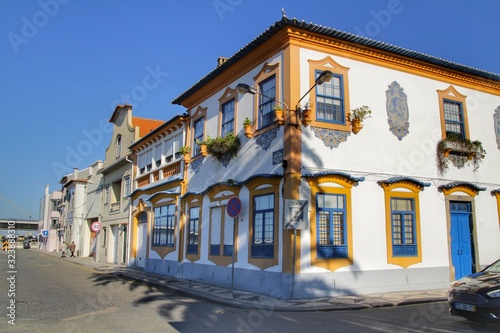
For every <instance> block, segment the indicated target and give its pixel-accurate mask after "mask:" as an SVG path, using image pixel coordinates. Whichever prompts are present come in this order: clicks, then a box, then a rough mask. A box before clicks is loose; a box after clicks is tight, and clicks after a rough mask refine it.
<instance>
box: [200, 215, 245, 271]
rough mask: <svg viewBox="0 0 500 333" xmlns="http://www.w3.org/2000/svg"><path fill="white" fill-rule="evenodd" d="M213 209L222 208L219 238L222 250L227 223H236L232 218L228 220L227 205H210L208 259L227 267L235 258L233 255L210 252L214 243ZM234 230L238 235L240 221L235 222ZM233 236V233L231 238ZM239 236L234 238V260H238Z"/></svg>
mask: <svg viewBox="0 0 500 333" xmlns="http://www.w3.org/2000/svg"><path fill="white" fill-rule="evenodd" d="M213 209H220V210H221V215H220V217H221V221H220V222H221V223H220V235H219V239H220V244H219V245H220V246H221V249H220V250H221V251H223V248H222V247H223V246H224V230H225V226H226V223H234V221H233V220H232V219H230V220H229V221H226V214H225V211H226V206H225V205H224V206H214V207H210V216H209V219H210V225H209V235H208V247H207V248H208V260H210V261H211V262H213V263H214V264H216V265H217V266H222V267H227V266H229V265H230V264H231V263H232V260H233V257H232V256H223V255H222V254H219V255H213V254H210V245H211V244H212V235H211V231H212V210H213ZM234 228H235V230H234V232H236V235H238V230H239V229H238V223H235V224H234ZM232 237H233V235H231V238H232ZM237 250H238V237H236V239H235V240H234V244H233V251H235V252H234V260H235V261H238V251H237Z"/></svg>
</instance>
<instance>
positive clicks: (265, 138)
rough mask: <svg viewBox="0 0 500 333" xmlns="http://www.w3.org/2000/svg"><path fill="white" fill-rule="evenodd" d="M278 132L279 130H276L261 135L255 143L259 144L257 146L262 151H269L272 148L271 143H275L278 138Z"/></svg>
mask: <svg viewBox="0 0 500 333" xmlns="http://www.w3.org/2000/svg"><path fill="white" fill-rule="evenodd" d="M278 130H279V128H275V129H273V130H270V131H267V132H265V133H262V134H260V135H259V137H258V138H257V140H255V142H257V144H258V145H259V146H260V147H261V148H262V149H264V150H268V149H269V147H271V143H272V142H273V140H274V139H276V137H277V136H278Z"/></svg>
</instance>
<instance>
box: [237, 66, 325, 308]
mask: <svg viewBox="0 0 500 333" xmlns="http://www.w3.org/2000/svg"><path fill="white" fill-rule="evenodd" d="M332 77H333V73H332V72H331V71H329V70H325V71H323V72H321V73H320V74H319V75H318V77H317V78H316V79H315V80H314V84H313V85H312V87H311V88H309V90H308V91H307V92H306V93H305V94H304V95H303V96H302V97H301V98H300V99H299V100H298V101H297V103H296V107H295V110H291V109H290V108H289V107H288V105H287V104H286V103H284V102H281V101H279V100H277V99H276V98H275V97H270V96H267V95H265V94H263V93H261V92H260V91H258V90H256V89H255V88H253V87H251V86H250V85H248V84H245V83H239V84H238V85H237V86H236V90H237V91H238V92H239V93H240V94H247V93H249V94H252V95H255V94H258V95H260V96H263V97H266V98H268V99H270V100H273V101H274V102H276V103H279V104H281V105H283V106H284V107H285V110H286V111H287V112H286V114H285V115H284V118H285V117H286V115H287V114H290V113H291V111H293V112H295V123H291V117H290V116H289V120H288V125H293V126H294V127H295V128H296V130H294V129H293V128H290V129H289V130H288V131H287V133H288V135H285V145H284V146H285V149H286V152H285V155H284V157H285V159H284V160H283V166H284V169H287V168H288V165H289V167H290V170H289V171H288V172H287V173H284V175H283V176H284V180H283V186H284V191H283V200H285V199H297V197H298V193H294V192H293V188H294V184H300V168H301V165H300V164H301V162H300V161H299V160H297V159H295V160H293V161H292V160H290V161H287V160H286V157H287V156H289V157H288V158H291V156H292V150H294V151H297V150H298V149H300V144H299V145H298V146H295V145H294V144H293V143H294V142H298V143H300V135H295V134H294V131H297V130H299V118H300V116H302V113H303V111H304V110H303V108H302V106H301V105H300V102H301V101H302V100H303V99H304V98H305V97H306V96H307V95H308V94H309V93H310V92H311V90H313V89H314V88H315V87H316V86H317V85H321V84H323V83H325V82H330V80H331V79H332ZM306 125H307V124H306ZM297 140H298V141H297ZM287 143H288V144H287ZM292 146H295V147H292ZM288 162H290V163H288ZM285 185H287V187H285ZM297 186H298V185H297ZM288 196H289V198H287V197H288ZM293 196H295V197H296V198H292V197H293ZM284 209H285V205H284V201H283V210H284ZM283 216H284V214H283ZM284 238H285V237H284ZM296 242H297V230H296V229H295V228H294V229H293V250H292V251H293V252H292V258H291V260H292V265H291V266H292V285H291V297H292V298H293V295H294V285H295V261H296ZM288 244H289V243H288ZM283 246H285V244H283ZM288 267H289V266H288Z"/></svg>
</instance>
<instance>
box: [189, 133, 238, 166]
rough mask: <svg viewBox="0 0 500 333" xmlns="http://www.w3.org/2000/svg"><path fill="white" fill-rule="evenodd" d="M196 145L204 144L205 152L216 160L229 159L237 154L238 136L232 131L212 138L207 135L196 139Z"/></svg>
mask: <svg viewBox="0 0 500 333" xmlns="http://www.w3.org/2000/svg"><path fill="white" fill-rule="evenodd" d="M196 143H197V144H198V145H206V146H207V153H208V154H209V155H212V156H213V158H215V159H216V160H217V161H223V160H226V159H231V158H233V157H235V156H236V155H237V154H238V150H239V149H240V138H239V137H238V136H236V135H234V134H233V133H228V134H226V136H224V137H217V138H215V139H212V138H211V137H210V136H207V139H206V140H204V141H196Z"/></svg>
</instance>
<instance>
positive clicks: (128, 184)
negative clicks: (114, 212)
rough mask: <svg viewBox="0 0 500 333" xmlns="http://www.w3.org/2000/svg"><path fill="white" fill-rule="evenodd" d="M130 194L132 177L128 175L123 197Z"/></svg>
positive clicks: (124, 184)
mask: <svg viewBox="0 0 500 333" xmlns="http://www.w3.org/2000/svg"><path fill="white" fill-rule="evenodd" d="M129 195H130V177H129V176H127V177H125V179H124V182H123V197H124V198H126V197H128V196H129Z"/></svg>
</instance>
